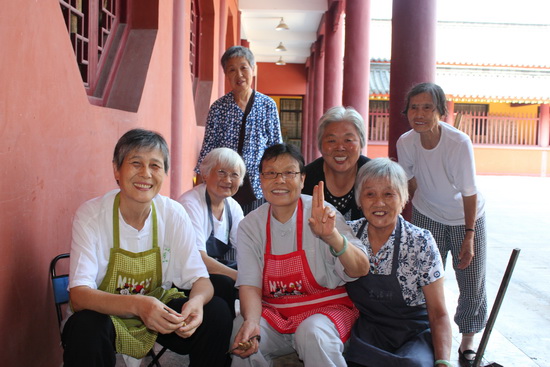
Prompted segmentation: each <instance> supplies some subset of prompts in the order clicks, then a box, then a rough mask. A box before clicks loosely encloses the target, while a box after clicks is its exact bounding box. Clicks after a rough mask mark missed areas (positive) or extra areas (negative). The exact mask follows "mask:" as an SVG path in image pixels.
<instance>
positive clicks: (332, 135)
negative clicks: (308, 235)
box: [302, 106, 369, 220]
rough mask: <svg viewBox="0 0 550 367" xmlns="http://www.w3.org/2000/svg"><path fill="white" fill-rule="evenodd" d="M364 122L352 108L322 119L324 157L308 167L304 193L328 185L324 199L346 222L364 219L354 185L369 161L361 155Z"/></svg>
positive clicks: (319, 136) (333, 110) (329, 113)
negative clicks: (317, 186) (320, 183)
mask: <svg viewBox="0 0 550 367" xmlns="http://www.w3.org/2000/svg"><path fill="white" fill-rule="evenodd" d="M365 144H366V137H365V123H364V120H363V117H362V116H361V114H359V112H357V111H356V110H355V109H354V108H353V107H343V106H337V107H332V108H331V109H329V110H328V111H327V112H326V113H325V114H324V115H323V117H321V119H320V120H319V130H318V133H317V145H318V147H319V151H320V152H321V155H322V157H320V158H318V159H316V160H315V161H313V162H312V163H310V164H308V165H307V166H306V180H305V183H304V189H303V190H302V193H304V194H308V195H311V194H313V187H315V185H317V184H318V183H319V181H323V182H324V183H325V189H324V190H325V200H326V201H327V202H329V203H330V204H332V205H334V206H335V207H336V209H338V211H339V212H340V213H342V215H343V216H344V218H346V219H347V220H353V219H359V218H361V217H362V216H363V214H362V212H361V209H360V208H359V207H358V206H357V205H356V204H355V199H354V183H355V177H356V175H357V171H358V170H359V168H361V166H362V165H363V164H365V163H366V162H368V161H369V158H367V157H365V156H363V155H361V149H363V148H364V147H365Z"/></svg>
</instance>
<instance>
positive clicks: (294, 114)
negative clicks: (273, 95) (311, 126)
mask: <svg viewBox="0 0 550 367" xmlns="http://www.w3.org/2000/svg"><path fill="white" fill-rule="evenodd" d="M280 120H281V132H282V135H283V140H284V141H285V142H287V143H291V144H295V145H296V146H298V147H301V140H302V98H281V101H280Z"/></svg>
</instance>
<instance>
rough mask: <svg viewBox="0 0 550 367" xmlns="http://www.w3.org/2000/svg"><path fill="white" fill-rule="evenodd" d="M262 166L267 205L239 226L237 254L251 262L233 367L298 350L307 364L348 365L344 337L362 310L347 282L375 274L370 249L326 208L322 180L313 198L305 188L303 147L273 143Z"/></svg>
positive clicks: (243, 271)
mask: <svg viewBox="0 0 550 367" xmlns="http://www.w3.org/2000/svg"><path fill="white" fill-rule="evenodd" d="M259 168H260V173H261V175H260V177H261V181H260V182H261V187H262V191H263V194H264V197H265V198H266V200H267V203H266V204H264V205H262V206H261V207H260V208H258V209H257V210H255V211H253V212H251V213H250V214H249V215H248V216H246V217H245V219H243V221H241V223H240V225H239V233H238V239H239V252H238V257H237V258H238V262H239V264H246V266H244V265H243V266H241V267H239V273H238V276H237V283H236V285H237V286H238V287H239V295H240V302H241V316H239V317H237V319H236V320H235V322H234V326H233V333H234V339H233V340H234V342H233V345H232V347H231V348H232V351H233V354H234V356H233V362H232V366H268V365H270V361H271V359H272V358H274V357H277V356H280V355H284V354H288V353H291V352H294V351H296V352H297V353H298V356H299V357H300V359H302V360H303V362H304V365H305V366H312V367H313V366H315V367H318V366H323V367H325V366H345V365H346V362H345V360H344V358H343V356H342V353H343V351H344V344H343V343H344V342H345V341H346V340H347V339H348V337H349V335H350V331H351V327H352V325H353V323H354V322H355V320H356V319H357V316H358V312H357V310H356V309H355V307H354V306H353V304H352V303H351V301H350V299H349V297H348V295H347V293H346V291H345V288H344V284H345V282H348V281H353V280H355V278H357V277H360V276H362V275H365V274H367V273H368V269H369V263H368V259H367V257H366V254H365V252H364V249H363V248H362V246H361V244H360V243H359V241H357V239H356V238H355V237H354V236H353V233H352V232H351V231H350V229H349V227H348V226H347V225H346V224H345V221H344V220H343V217H342V216H341V215H339V214H338V215H336V213H335V211H334V210H333V208H332V207H327V206H325V203H324V202H323V194H322V193H323V188H322V183H321V184H320V187H318V188H316V189H315V191H314V196H313V198H312V197H311V196H308V195H301V194H300V193H301V190H302V187H303V182H304V178H305V175H304V174H303V172H304V161H303V158H302V156H301V154H300V152H299V151H298V150H297V148H295V147H294V146H292V145H286V144H278V145H274V146H272V147H270V148H268V149H266V151H265V153H264V155H263V157H262V160H261V163H260V167H259ZM305 221H308V222H309V223H308V222H306V223H305V224H304V222H305ZM257 336H260V338H258V337H257ZM260 340H261V342H260Z"/></svg>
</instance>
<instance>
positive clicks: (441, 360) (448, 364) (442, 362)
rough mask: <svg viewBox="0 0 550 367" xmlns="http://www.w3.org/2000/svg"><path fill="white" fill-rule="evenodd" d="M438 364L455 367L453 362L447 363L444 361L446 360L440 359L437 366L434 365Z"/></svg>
mask: <svg viewBox="0 0 550 367" xmlns="http://www.w3.org/2000/svg"><path fill="white" fill-rule="evenodd" d="M438 364H443V365H445V366H451V367H453V364H452V363H451V362H449V361H446V360H444V359H438V360H437V361H435V364H434V365H435V366H437V365H438Z"/></svg>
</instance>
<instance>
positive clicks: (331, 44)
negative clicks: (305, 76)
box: [323, 1, 344, 113]
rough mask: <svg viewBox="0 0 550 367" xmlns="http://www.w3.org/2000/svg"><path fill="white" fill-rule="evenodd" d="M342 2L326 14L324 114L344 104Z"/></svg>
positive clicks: (334, 4)
mask: <svg viewBox="0 0 550 367" xmlns="http://www.w3.org/2000/svg"><path fill="white" fill-rule="evenodd" d="M342 20H343V9H342V4H341V2H339V1H338V2H336V1H335V2H333V3H332V6H331V7H330V9H329V10H328V11H327V12H326V13H325V50H326V52H325V81H324V101H323V113H324V112H325V111H326V110H328V109H329V108H331V107H334V106H340V105H341V104H342V87H343V83H344V60H343V59H344V27H343V21H342Z"/></svg>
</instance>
